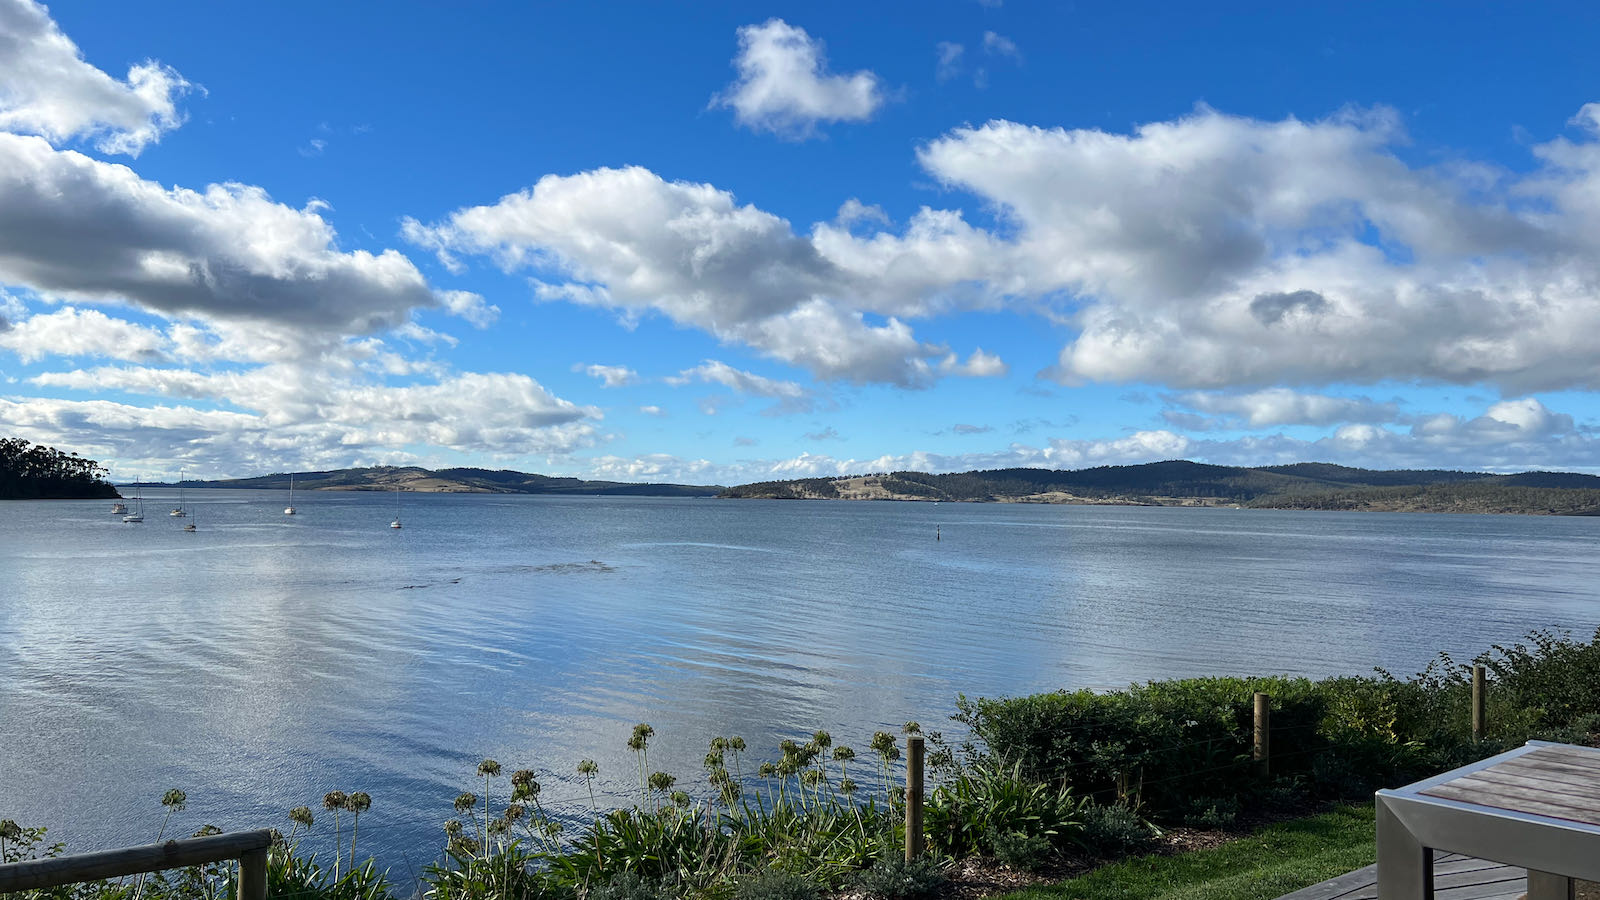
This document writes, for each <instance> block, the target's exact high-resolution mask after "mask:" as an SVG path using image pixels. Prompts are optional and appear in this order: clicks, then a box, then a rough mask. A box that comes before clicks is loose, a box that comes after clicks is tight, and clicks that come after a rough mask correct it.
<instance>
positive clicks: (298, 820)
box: [289, 806, 317, 828]
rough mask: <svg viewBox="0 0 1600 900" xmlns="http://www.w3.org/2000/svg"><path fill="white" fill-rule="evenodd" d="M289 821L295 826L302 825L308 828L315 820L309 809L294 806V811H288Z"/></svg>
mask: <svg viewBox="0 0 1600 900" xmlns="http://www.w3.org/2000/svg"><path fill="white" fill-rule="evenodd" d="M289 821H291V822H293V823H295V824H296V825H304V826H305V827H307V828H310V827H311V826H312V824H313V823H314V822H316V821H317V820H316V819H314V818H312V816H311V807H309V806H296V807H295V808H294V809H291V810H289Z"/></svg>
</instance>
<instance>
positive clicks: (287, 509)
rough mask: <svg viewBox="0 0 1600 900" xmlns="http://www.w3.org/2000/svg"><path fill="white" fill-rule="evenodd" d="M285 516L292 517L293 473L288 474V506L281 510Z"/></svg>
mask: <svg viewBox="0 0 1600 900" xmlns="http://www.w3.org/2000/svg"><path fill="white" fill-rule="evenodd" d="M283 514H284V515H286V516H292V515H294V473H292V472H291V473H289V505H288V506H285V507H284V508H283Z"/></svg>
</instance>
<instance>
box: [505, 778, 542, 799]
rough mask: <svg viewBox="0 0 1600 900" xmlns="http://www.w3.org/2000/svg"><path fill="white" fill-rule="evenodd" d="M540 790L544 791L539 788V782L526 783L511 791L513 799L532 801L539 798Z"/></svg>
mask: <svg viewBox="0 0 1600 900" xmlns="http://www.w3.org/2000/svg"><path fill="white" fill-rule="evenodd" d="M540 790H542V788H540V787H539V782H537V781H524V782H523V783H521V784H519V785H517V786H516V787H514V788H512V789H511V799H513V800H531V799H533V798H535V797H538V796H539V791H540Z"/></svg>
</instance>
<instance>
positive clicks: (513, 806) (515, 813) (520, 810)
mask: <svg viewBox="0 0 1600 900" xmlns="http://www.w3.org/2000/svg"><path fill="white" fill-rule="evenodd" d="M527 811H528V808H527V807H526V806H523V805H522V804H521V803H509V804H506V821H507V822H515V821H517V820H518V819H520V818H522V816H523V814H524V813H526V812H527Z"/></svg>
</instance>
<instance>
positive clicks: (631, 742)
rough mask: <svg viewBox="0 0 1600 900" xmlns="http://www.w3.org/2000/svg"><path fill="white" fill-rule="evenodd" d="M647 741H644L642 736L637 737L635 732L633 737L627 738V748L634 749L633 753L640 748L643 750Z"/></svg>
mask: <svg viewBox="0 0 1600 900" xmlns="http://www.w3.org/2000/svg"><path fill="white" fill-rule="evenodd" d="M647 743H648V742H647V741H645V739H644V738H642V737H639V736H638V735H637V734H636V735H634V736H633V737H631V738H628V749H629V750H632V751H634V752H635V753H637V752H639V751H640V750H643V749H644V748H645V746H646V744H647Z"/></svg>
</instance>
